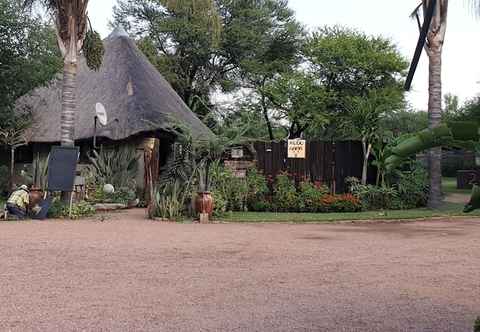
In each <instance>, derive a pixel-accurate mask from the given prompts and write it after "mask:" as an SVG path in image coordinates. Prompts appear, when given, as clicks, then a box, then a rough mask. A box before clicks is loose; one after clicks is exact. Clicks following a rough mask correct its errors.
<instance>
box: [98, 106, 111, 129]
mask: <svg viewBox="0 0 480 332" xmlns="http://www.w3.org/2000/svg"><path fill="white" fill-rule="evenodd" d="M95 115H96V116H97V119H98V122H100V124H101V125H102V126H106V125H107V123H108V118H107V111H106V110H105V107H104V106H103V104H102V103H97V104H96V105H95Z"/></svg>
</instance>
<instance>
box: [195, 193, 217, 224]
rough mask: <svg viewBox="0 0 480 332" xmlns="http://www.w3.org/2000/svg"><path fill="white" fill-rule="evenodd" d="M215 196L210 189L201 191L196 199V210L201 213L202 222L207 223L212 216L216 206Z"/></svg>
mask: <svg viewBox="0 0 480 332" xmlns="http://www.w3.org/2000/svg"><path fill="white" fill-rule="evenodd" d="M214 206H215V205H214V202H213V196H212V193H211V192H209V191H200V192H198V193H197V197H196V199H195V211H196V212H197V213H198V214H199V215H200V222H201V223H205V222H208V221H209V218H211V217H212V214H213V208H214Z"/></svg>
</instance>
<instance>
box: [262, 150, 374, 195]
mask: <svg viewBox="0 0 480 332" xmlns="http://www.w3.org/2000/svg"><path fill="white" fill-rule="evenodd" d="M254 146H255V150H256V153H257V168H258V169H259V170H260V171H262V172H263V174H265V175H266V176H273V177H275V176H276V175H277V174H278V173H280V172H288V173H290V174H293V175H294V176H295V177H296V178H297V179H301V178H307V179H310V180H311V181H312V182H315V181H319V182H321V183H323V184H325V185H328V186H329V187H330V190H331V191H332V192H335V193H342V192H345V190H346V186H345V178H347V177H349V176H354V177H357V178H360V177H361V176H362V160H363V152H362V145H361V143H360V142H356V141H342V142H321V141H311V142H307V145H306V158H305V159H290V158H288V157H287V142H273V143H270V142H269V143H265V142H257V143H255V145H254ZM375 171H376V170H375V168H372V167H370V169H369V181H370V182H371V181H374V180H375Z"/></svg>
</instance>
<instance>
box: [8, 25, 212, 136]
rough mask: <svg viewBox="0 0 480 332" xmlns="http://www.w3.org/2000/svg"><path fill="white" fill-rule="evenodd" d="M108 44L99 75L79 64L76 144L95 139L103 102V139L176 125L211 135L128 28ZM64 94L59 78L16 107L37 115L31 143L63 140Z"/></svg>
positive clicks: (106, 40) (106, 44)
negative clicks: (105, 119) (96, 118)
mask: <svg viewBox="0 0 480 332" xmlns="http://www.w3.org/2000/svg"><path fill="white" fill-rule="evenodd" d="M104 45H105V57H104V59H103V64H102V67H101V68H100V70H99V71H97V72H96V71H92V70H90V69H89V68H88V67H87V65H86V61H85V59H84V58H83V57H82V58H81V60H80V63H79V70H78V76H77V102H78V103H77V105H78V106H77V117H76V127H75V139H76V140H81V139H88V138H91V137H93V127H94V116H95V104H96V103H98V102H100V103H102V104H103V105H104V106H105V109H106V110H107V114H108V118H109V124H108V125H107V126H106V127H99V128H98V129H97V135H98V136H103V137H106V138H109V139H112V140H121V139H125V138H127V137H129V136H132V135H135V134H140V133H143V132H150V131H154V130H161V129H163V130H168V129H171V128H172V127H175V126H177V125H180V126H181V127H186V128H188V129H190V130H191V132H192V135H194V136H195V137H197V138H201V137H203V136H210V135H212V133H211V131H210V130H209V129H208V128H207V127H206V126H205V125H204V124H203V123H202V122H201V121H200V120H199V119H198V118H197V117H196V115H195V114H194V113H193V112H192V111H191V110H190V109H189V108H188V107H187V105H185V103H184V102H183V101H182V99H181V98H180V97H179V96H178V95H177V93H176V92H175V91H174V90H173V89H172V87H171V86H170V84H169V83H168V82H167V81H166V80H165V79H164V78H163V77H162V75H161V74H160V73H159V72H158V71H157V70H156V68H155V67H154V66H153V65H152V64H151V63H150V62H149V61H148V59H147V58H146V57H145V56H144V55H143V54H142V52H141V51H140V50H139V49H138V48H137V46H136V45H135V42H134V41H133V40H131V39H130V38H129V37H128V35H127V34H126V33H125V31H124V30H123V29H121V28H117V29H116V30H115V31H114V32H113V33H112V34H111V35H110V36H109V37H108V38H107V39H105V40H104ZM61 94H62V80H61V78H58V79H56V80H54V81H53V82H51V83H50V84H49V86H47V87H42V88H37V89H35V90H34V91H33V92H32V93H30V94H29V95H27V96H24V97H22V98H20V100H19V101H18V102H17V109H19V110H22V109H29V110H32V111H33V113H34V125H33V127H32V129H33V130H32V133H31V135H29V136H30V141H31V142H59V141H60V112H61ZM114 120H115V121H114ZM117 120H118V121H117Z"/></svg>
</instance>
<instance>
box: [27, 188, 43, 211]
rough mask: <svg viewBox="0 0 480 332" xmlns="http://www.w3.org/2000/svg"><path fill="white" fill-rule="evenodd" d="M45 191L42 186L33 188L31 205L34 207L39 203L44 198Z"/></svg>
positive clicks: (30, 195)
mask: <svg viewBox="0 0 480 332" xmlns="http://www.w3.org/2000/svg"><path fill="white" fill-rule="evenodd" d="M43 194H44V193H43V191H42V189H40V188H31V189H30V193H29V197H30V204H29V205H30V206H31V207H33V206H35V205H37V204H39V203H40V202H41V201H42V200H43Z"/></svg>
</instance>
